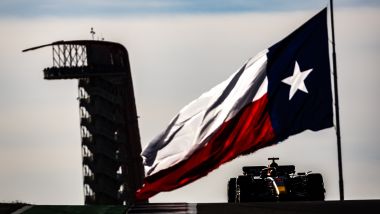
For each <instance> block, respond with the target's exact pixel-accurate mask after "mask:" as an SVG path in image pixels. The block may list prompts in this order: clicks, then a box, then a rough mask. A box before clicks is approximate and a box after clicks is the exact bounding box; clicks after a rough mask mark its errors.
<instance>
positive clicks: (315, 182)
mask: <svg viewBox="0 0 380 214" xmlns="http://www.w3.org/2000/svg"><path fill="white" fill-rule="evenodd" d="M268 160H271V161H272V163H271V164H270V165H269V166H268V167H265V166H245V167H243V172H244V175H239V176H238V177H237V178H231V179H230V180H229V182H228V190H227V192H228V202H229V203H234V202H235V203H239V202H254V201H306V200H310V201H323V200H324V199H325V188H324V184H323V178H322V175H321V174H320V173H311V172H307V173H305V172H302V173H297V174H296V173H295V166H294V165H282V166H279V165H278V164H277V163H276V162H275V161H276V160H279V158H268Z"/></svg>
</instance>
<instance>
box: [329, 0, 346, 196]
mask: <svg viewBox="0 0 380 214" xmlns="http://www.w3.org/2000/svg"><path fill="white" fill-rule="evenodd" d="M330 13H331V34H332V60H333V75H334V97H335V116H336V138H337V146H338V170H339V198H340V200H341V201H343V200H344V186H343V167H342V151H341V150H342V149H341V138H340V122H339V99H338V74H337V68H336V53H335V33H334V9H333V0H330Z"/></svg>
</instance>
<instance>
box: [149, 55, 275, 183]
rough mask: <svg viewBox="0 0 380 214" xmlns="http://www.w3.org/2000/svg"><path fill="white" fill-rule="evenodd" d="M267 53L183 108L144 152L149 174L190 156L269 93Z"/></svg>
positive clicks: (249, 61) (257, 57)
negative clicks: (240, 112) (216, 132)
mask: <svg viewBox="0 0 380 214" xmlns="http://www.w3.org/2000/svg"><path fill="white" fill-rule="evenodd" d="M267 52H268V50H264V51H262V52H260V53H259V54H257V55H256V56H255V57H253V58H251V59H250V60H248V61H247V62H246V63H245V65H244V66H243V67H242V68H241V69H239V70H238V71H237V72H235V73H234V74H232V75H231V76H230V77H229V78H228V79H227V80H225V81H223V82H222V83H220V84H218V85H217V86H215V87H214V88H212V89H211V90H209V91H208V92H206V93H204V94H202V95H201V96H200V97H199V98H198V99H196V100H194V101H192V102H191V103H189V104H188V105H186V106H185V107H183V108H182V109H181V111H180V112H179V113H178V114H177V115H176V117H175V118H174V119H172V121H171V123H170V124H169V126H168V127H167V128H166V130H165V131H163V132H162V133H161V134H160V135H158V136H157V137H156V138H155V139H153V140H152V141H151V142H150V143H149V144H148V145H147V146H146V147H145V149H144V151H143V153H142V156H143V159H144V165H145V172H146V174H147V175H148V176H149V175H152V174H154V173H156V172H158V171H161V170H163V169H166V168H169V167H171V166H173V165H175V164H176V163H178V162H180V161H182V160H185V159H187V158H189V157H190V156H191V155H192V154H193V153H194V152H195V151H196V150H197V149H199V148H201V147H202V146H204V145H205V144H206V143H207V141H208V140H209V138H210V137H211V136H212V134H213V133H215V131H216V130H217V129H218V128H219V127H220V126H221V125H222V124H223V123H225V122H226V121H228V120H230V119H231V118H233V117H234V116H235V115H236V114H237V113H238V112H239V111H240V110H241V109H242V108H243V107H244V106H246V105H247V104H249V103H251V102H253V101H255V100H257V99H259V98H261V97H262V96H263V95H265V94H266V92H267V88H268V87H267V85H268V80H267V78H266V63H267V56H266V53H267Z"/></svg>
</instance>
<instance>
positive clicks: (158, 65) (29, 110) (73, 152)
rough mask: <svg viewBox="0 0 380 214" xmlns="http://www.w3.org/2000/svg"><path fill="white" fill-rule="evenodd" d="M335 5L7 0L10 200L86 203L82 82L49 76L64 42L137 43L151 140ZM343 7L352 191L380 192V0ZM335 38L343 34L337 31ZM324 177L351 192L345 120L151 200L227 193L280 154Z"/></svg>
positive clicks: (2, 79)
mask: <svg viewBox="0 0 380 214" xmlns="http://www.w3.org/2000/svg"><path fill="white" fill-rule="evenodd" d="M327 5H328V1H326V0H313V1H301V0H293V1H281V0H270V1H259V0H254V1H248V0H238V1H227V0H221V1H213V0H203V1H200V0H199V1H198V0H189V1H180V0H161V1H158V0H147V1H144V2H142V1H137V0H131V1H121V0H111V1H101V0H95V1H86V0H76V1H72V0H68V1H63V0H58V1H54V3H53V1H47V0H36V1H33V3H32V1H27V0H18V1H10V0H3V1H1V2H0V26H1V28H0V35H1V38H2V39H1V40H0V47H1V49H0V118H2V119H1V120H0V202H9V201H15V200H18V201H23V202H26V203H33V204H83V203H84V200H83V187H82V183H83V180H82V165H81V145H80V133H79V109H78V101H77V99H76V98H77V97H78V92H77V81H76V80H65V81H47V80H43V75H42V70H43V68H45V67H49V66H51V65H52V58H51V49H50V48H45V49H41V50H38V51H34V52H27V53H22V52H21V51H22V50H23V49H26V48H29V47H33V46H37V45H41V44H46V43H50V42H53V41H58V40H71V39H90V38H91V35H90V33H89V32H90V28H91V27H94V30H95V32H96V34H95V37H96V38H97V39H100V38H105V39H106V40H109V41H114V42H118V43H121V44H123V45H124V46H125V47H126V48H127V49H128V51H129V57H130V64H131V70H132V77H133V83H134V89H135V97H136V104H137V111H138V115H139V127H140V135H141V141H142V146H145V145H146V144H147V143H148V142H149V141H150V140H151V139H152V138H154V137H155V135H157V134H158V133H159V132H160V131H161V130H163V129H164V128H165V127H166V125H167V124H168V123H169V121H170V120H171V118H172V117H173V116H175V114H176V113H177V112H178V111H179V110H180V109H181V108H182V107H183V106H185V105H186V104H187V103H189V102H190V101H192V100H194V99H196V98H197V97H198V96H199V95H200V94H202V93H203V92H205V91H207V90H208V89H210V88H212V87H213V86H214V85H216V84H218V83H219V82H221V81H223V80H225V79H226V78H227V77H228V76H230V74H232V73H233V72H235V70H236V69H238V68H239V67H240V66H241V65H242V64H243V63H244V62H245V61H246V60H247V59H248V58H250V57H252V56H254V55H256V54H257V53H259V52H260V51H261V50H263V49H266V48H268V47H270V46H271V45H272V44H274V43H276V42H277V41H279V40H281V39H282V38H284V37H285V36H286V35H288V34H289V33H290V32H292V31H293V30H295V29H296V28H297V27H298V26H300V25H302V23H304V22H305V21H306V20H307V19H309V18H310V17H312V16H313V15H314V14H316V13H317V12H319V11H320V10H321V9H322V8H323V7H326V6H327ZM334 6H335V8H334V13H335V27H336V45H337V46H336V50H337V62H338V66H337V67H338V81H339V84H338V86H339V101H340V103H339V104H340V116H341V133H342V154H343V173H344V184H345V198H346V199H379V198H380V186H379V185H378V178H379V177H380V170H379V167H378V164H379V163H380V144H379V143H378V138H377V135H376V133H377V132H379V131H380V127H379V125H378V121H379V119H380V117H379V115H378V114H376V113H377V106H378V105H379V98H378V92H379V91H380V86H379V84H378V81H379V80H380V73H379V72H378V69H377V66H376V65H377V62H378V61H379V59H380V54H379V51H378V50H379V48H380V41H379V39H378V38H380V26H379V25H380V24H379V22H378V21H377V20H380V2H379V1H371V0H368V1H359V0H346V1H343V0H341V1H336V3H335V5H334ZM330 40H331V36H330ZM272 156H277V157H280V161H279V163H280V164H294V165H296V170H297V171H309V170H311V171H313V172H320V173H322V174H323V177H324V182H325V187H326V199H327V200H337V199H339V190H338V172H337V170H338V165H337V149H336V136H335V129H334V128H330V129H326V130H322V131H319V132H310V131H306V132H303V133H301V134H298V135H295V136H292V137H290V138H289V139H287V140H286V141H284V142H281V143H280V144H278V145H276V146H272V147H269V148H265V149H262V150H259V151H257V152H255V153H253V154H251V155H247V156H244V157H239V158H237V159H235V160H233V161H231V162H229V163H227V164H225V165H223V166H221V167H220V168H218V169H216V170H214V171H213V172H212V173H210V174H209V175H208V176H206V177H204V178H202V179H200V180H198V181H196V182H194V183H192V184H189V185H187V186H185V187H183V188H181V189H178V190H175V191H172V192H167V193H160V194H158V195H157V196H155V197H153V198H152V199H151V202H225V201H226V200H227V196H226V189H227V181H228V179H229V178H230V177H234V176H237V175H238V174H239V173H241V167H243V166H246V165H267V163H268V161H267V158H268V157H272Z"/></svg>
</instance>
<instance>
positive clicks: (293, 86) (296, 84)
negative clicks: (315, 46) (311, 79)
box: [282, 61, 313, 100]
mask: <svg viewBox="0 0 380 214" xmlns="http://www.w3.org/2000/svg"><path fill="white" fill-rule="evenodd" d="M311 71H313V69H312V68H311V69H308V70H306V71H301V70H300V67H299V65H298V62H297V61H296V64H295V66H294V71H293V76H290V77H287V78H285V79H283V80H282V82H283V83H286V84H288V85H290V91H289V100H291V99H292V97H293V96H294V94H295V93H296V92H297V90H301V91H303V92H305V93H308V91H307V88H306V85H305V79H306V78H307V76H308V75H309V74H310V72H311Z"/></svg>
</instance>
